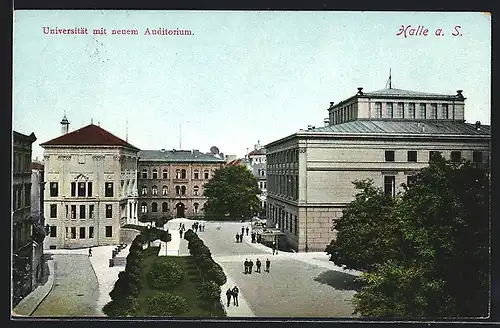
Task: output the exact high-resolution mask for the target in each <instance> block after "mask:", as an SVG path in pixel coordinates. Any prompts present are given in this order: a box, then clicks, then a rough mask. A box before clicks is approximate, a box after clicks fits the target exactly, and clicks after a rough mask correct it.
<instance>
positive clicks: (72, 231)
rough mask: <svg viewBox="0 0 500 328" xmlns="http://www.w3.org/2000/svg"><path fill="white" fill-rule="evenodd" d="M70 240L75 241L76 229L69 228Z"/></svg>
mask: <svg viewBox="0 0 500 328" xmlns="http://www.w3.org/2000/svg"><path fill="white" fill-rule="evenodd" d="M71 239H76V227H71Z"/></svg>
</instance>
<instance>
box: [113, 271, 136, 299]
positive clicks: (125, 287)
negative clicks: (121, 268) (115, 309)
mask: <svg viewBox="0 0 500 328" xmlns="http://www.w3.org/2000/svg"><path fill="white" fill-rule="evenodd" d="M121 274H122V275H121V276H120V277H119V278H118V280H117V281H116V282H115V285H114V287H113V290H112V291H111V292H110V293H109V296H110V297H111V299H112V300H114V301H116V300H120V299H123V298H125V297H128V296H135V295H138V294H139V285H138V284H137V283H136V282H135V281H134V280H133V279H132V278H131V277H130V276H128V275H127V273H126V272H121Z"/></svg>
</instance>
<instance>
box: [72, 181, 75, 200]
mask: <svg viewBox="0 0 500 328" xmlns="http://www.w3.org/2000/svg"><path fill="white" fill-rule="evenodd" d="M71 197H76V182H71Z"/></svg>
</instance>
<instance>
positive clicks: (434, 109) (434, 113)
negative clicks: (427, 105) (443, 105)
mask: <svg viewBox="0 0 500 328" xmlns="http://www.w3.org/2000/svg"><path fill="white" fill-rule="evenodd" d="M437 106H438V105H437V104H431V118H432V119H433V120H436V119H437Z"/></svg>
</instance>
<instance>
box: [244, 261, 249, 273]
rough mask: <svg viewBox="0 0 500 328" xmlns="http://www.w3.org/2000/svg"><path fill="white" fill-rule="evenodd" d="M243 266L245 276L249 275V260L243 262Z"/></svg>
mask: <svg viewBox="0 0 500 328" xmlns="http://www.w3.org/2000/svg"><path fill="white" fill-rule="evenodd" d="M243 264H244V265H245V274H247V273H248V269H249V267H250V265H249V262H248V259H245V262H243Z"/></svg>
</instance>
